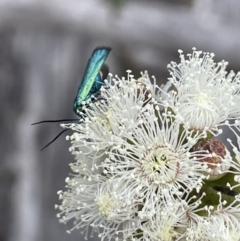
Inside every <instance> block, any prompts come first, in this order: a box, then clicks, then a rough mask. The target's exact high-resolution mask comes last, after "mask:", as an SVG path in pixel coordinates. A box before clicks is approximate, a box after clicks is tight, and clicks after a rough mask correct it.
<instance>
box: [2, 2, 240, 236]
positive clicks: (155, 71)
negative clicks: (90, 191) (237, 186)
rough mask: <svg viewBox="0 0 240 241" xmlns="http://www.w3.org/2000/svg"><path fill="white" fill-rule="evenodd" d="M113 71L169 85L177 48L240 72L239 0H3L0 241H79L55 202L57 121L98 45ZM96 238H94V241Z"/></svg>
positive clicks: (62, 148)
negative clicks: (206, 54) (51, 121)
mask: <svg viewBox="0 0 240 241" xmlns="http://www.w3.org/2000/svg"><path fill="white" fill-rule="evenodd" d="M101 45H105V46H111V47H112V48H113V50H112V52H111V53H110V56H109V57H108V59H107V63H108V65H109V67H110V70H111V72H112V73H113V74H118V75H119V76H124V75H125V71H126V70H127V69H131V70H133V74H134V75H135V76H136V77H138V76H139V72H140V71H143V70H148V71H149V74H150V75H155V76H156V78H157V80H158V81H159V83H164V82H166V79H167V77H168V71H167V68H166V66H167V64H168V63H169V62H170V61H171V60H174V61H178V52H177V50H178V49H183V50H184V51H185V52H191V49H192V47H197V48H198V49H199V50H203V51H210V52H214V53H215V55H216V58H215V59H216V60H217V61H220V60H222V59H225V60H227V61H229V63H230V64H229V69H234V70H235V71H237V70H240V1H239V0H165V1H164V0H135V1H131V0H129V1H123V0H118V1H117V0H88V1H83V0H67V1H62V0H0V84H1V86H0V130H1V135H0V150H1V158H0V213H1V215H0V241H42V240H47V241H55V240H56V241H64V240H69V241H71V240H74V241H76V240H82V237H81V234H80V232H79V230H78V231H74V232H73V233H72V234H70V235H69V234H67V233H66V230H67V229H68V228H70V227H72V224H70V226H67V225H63V224H59V223H58V219H57V218H56V213H57V211H56V210H55V209H54V204H56V203H59V201H58V196H57V194H56V192H57V191H58V190H60V189H64V186H65V178H66V177H67V176H68V174H69V172H70V168H69V166H68V164H69V163H70V162H72V161H73V157H72V156H71V155H70V154H69V153H68V148H69V143H68V142H66V141H65V138H64V137H63V136H62V137H61V138H59V139H58V140H57V141H56V142H55V143H53V144H52V145H51V146H50V147H48V148H47V149H46V150H44V151H42V152H41V151H40V149H41V147H43V146H44V145H45V144H46V143H48V141H50V140H51V139H52V138H53V137H54V136H55V135H56V134H58V133H59V132H60V130H61V128H60V127H59V125H58V124H42V125H39V126H31V123H33V122H36V121H40V120H46V119H61V118H74V117H75V116H74V113H73V111H72V103H73V100H74V97H75V94H76V91H77V88H78V86H79V83H80V80H81V77H82V74H83V71H84V68H85V66H86V63H87V60H88V58H89V57H90V55H91V53H92V51H93V49H94V48H95V47H97V46H101ZM95 240H97V239H95Z"/></svg>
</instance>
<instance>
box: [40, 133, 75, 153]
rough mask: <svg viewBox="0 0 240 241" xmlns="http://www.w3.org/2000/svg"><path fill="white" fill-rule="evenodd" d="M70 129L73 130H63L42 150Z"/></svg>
mask: <svg viewBox="0 0 240 241" xmlns="http://www.w3.org/2000/svg"><path fill="white" fill-rule="evenodd" d="M69 130H71V129H65V130H63V131H61V132H60V133H59V134H58V135H57V136H56V137H55V138H54V139H53V140H52V141H50V142H49V143H48V144H47V145H46V146H44V147H43V148H42V149H41V151H43V150H44V149H45V148H47V147H48V146H49V145H51V144H52V143H53V142H54V141H56V140H57V138H58V137H59V136H61V135H62V134H63V133H64V132H66V131H69Z"/></svg>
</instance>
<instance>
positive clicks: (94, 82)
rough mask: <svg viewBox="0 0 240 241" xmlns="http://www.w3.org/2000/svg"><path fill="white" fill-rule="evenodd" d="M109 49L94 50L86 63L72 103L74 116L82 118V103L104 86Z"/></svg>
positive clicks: (99, 48)
mask: <svg viewBox="0 0 240 241" xmlns="http://www.w3.org/2000/svg"><path fill="white" fill-rule="evenodd" d="M110 51H111V48H109V47H98V48H96V49H95V50H94V51H93V53H92V56H91V58H90V59H89V61H88V63H87V67H86V70H85V73H84V75H83V78H82V81H81V84H80V86H79V88H78V91H77V95H76V98H75V100H74V103H73V110H74V112H75V113H76V115H78V116H80V117H82V115H81V113H82V112H83V111H82V102H83V101H86V100H88V99H89V98H90V97H91V96H92V95H95V94H97V93H98V91H99V90H100V88H101V86H102V85H104V80H105V79H106V78H107V75H108V67H107V65H105V64H104V62H105V60H106V59H107V56H108V54H109V52H110Z"/></svg>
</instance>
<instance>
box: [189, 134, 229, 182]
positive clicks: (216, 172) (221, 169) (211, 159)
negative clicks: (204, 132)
mask: <svg viewBox="0 0 240 241" xmlns="http://www.w3.org/2000/svg"><path fill="white" fill-rule="evenodd" d="M192 150H193V151H196V152H198V153H199V161H200V162H203V163H204V164H206V165H207V167H208V169H207V170H208V171H207V173H208V174H209V175H210V176H209V180H215V179H219V178H221V177H222V176H223V175H224V174H225V172H226V171H227V170H228V169H229V167H230V163H231V160H232V159H231V155H230V153H229V151H228V150H227V148H226V146H225V145H224V144H223V143H222V142H220V141H218V140H216V139H207V140H202V141H199V142H198V143H197V144H196V145H194V146H193V148H192Z"/></svg>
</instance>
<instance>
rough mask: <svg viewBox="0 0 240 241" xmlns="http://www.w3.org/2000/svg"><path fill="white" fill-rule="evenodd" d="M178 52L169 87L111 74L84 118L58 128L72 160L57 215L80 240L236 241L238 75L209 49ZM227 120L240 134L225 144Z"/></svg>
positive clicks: (239, 216) (239, 214) (239, 217)
mask: <svg viewBox="0 0 240 241" xmlns="http://www.w3.org/2000/svg"><path fill="white" fill-rule="evenodd" d="M179 53H180V63H179V64H177V63H174V62H172V63H170V64H169V66H168V68H169V71H170V75H171V78H169V82H168V83H167V84H166V85H165V86H161V87H160V86H158V85H157V84H156V80H155V78H154V77H153V78H152V80H153V81H151V80H150V78H149V76H148V73H147V72H144V73H141V77H140V78H139V79H135V78H134V76H132V75H131V72H130V71H127V78H126V79H125V78H119V77H117V76H116V77H113V76H112V75H109V79H108V80H106V85H105V86H104V87H102V88H101V100H98V101H89V102H88V103H87V105H86V106H85V109H84V113H85V115H86V117H85V118H84V119H82V120H80V122H79V123H71V124H66V125H64V127H65V128H70V129H72V130H73V132H74V133H73V135H72V136H69V137H68V139H69V140H70V141H71V147H70V152H71V153H72V154H73V155H74V156H75V162H74V163H72V164H70V166H71V169H72V172H73V173H72V175H71V176H70V177H68V178H67V179H66V183H67V185H66V188H67V190H66V191H59V197H60V200H61V204H60V205H57V208H58V209H59V210H60V213H59V214H58V216H59V218H60V221H61V222H63V223H66V222H67V221H69V220H71V219H73V220H74V221H73V223H74V226H73V229H81V231H82V232H83V233H84V234H85V238H86V239H87V237H89V236H92V235H93V234H94V233H97V235H98V237H99V239H100V240H119V241H120V240H122V241H137V240H138V241H177V240H180V241H200V240H202V241H231V240H232V241H239V240H240V235H239V234H240V195H239V192H240V152H239V147H240V137H238V136H239V133H240V122H239V120H240V105H239V103H240V95H239V92H240V90H239V89H240V75H239V74H234V73H233V72H230V73H227V72H226V65H227V63H226V62H224V61H222V62H220V63H215V62H214V61H213V57H214V55H213V54H210V53H202V52H201V51H197V50H196V49H193V53H192V54H189V55H187V56H184V54H183V53H182V51H179ZM152 82H153V83H152ZM223 126H227V127H228V128H229V131H230V132H231V133H232V135H234V136H236V138H237V144H233V142H232V141H231V140H230V139H227V138H226V139H227V140H228V142H229V143H228V145H229V146H230V148H229V150H228V149H227V147H226V146H225V144H223V143H222V142H220V141H219V140H218V139H217V138H218V136H219V134H221V133H222V127H223ZM229 131H228V132H227V133H226V134H225V136H226V135H227V134H229ZM231 153H232V155H231ZM73 229H72V230H73ZM70 231H71V230H70Z"/></svg>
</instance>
